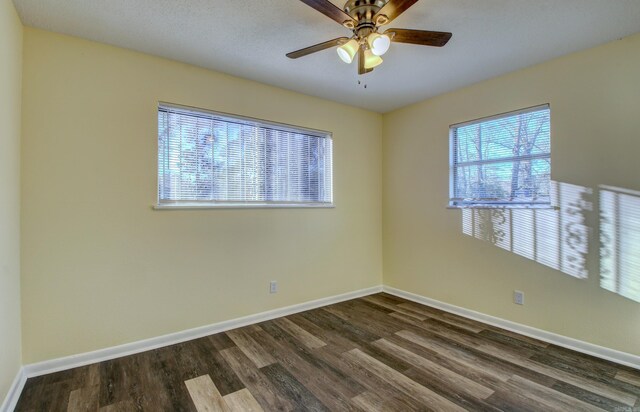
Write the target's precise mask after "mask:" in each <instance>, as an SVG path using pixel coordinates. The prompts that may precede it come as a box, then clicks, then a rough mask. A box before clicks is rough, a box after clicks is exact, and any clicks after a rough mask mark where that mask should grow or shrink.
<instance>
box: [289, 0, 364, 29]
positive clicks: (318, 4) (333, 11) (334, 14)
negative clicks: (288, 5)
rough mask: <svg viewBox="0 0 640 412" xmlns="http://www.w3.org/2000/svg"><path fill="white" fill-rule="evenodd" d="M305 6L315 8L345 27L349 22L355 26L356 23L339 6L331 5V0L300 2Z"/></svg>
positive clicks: (302, 0) (306, 0) (305, 0)
mask: <svg viewBox="0 0 640 412" xmlns="http://www.w3.org/2000/svg"><path fill="white" fill-rule="evenodd" d="M300 1H301V2H303V3H304V4H306V5H308V6H310V7H313V8H314V9H316V10H318V11H319V12H320V13H322V14H324V15H325V16H327V17H329V18H330V19H332V20H334V21H336V22H338V23H340V24H342V25H344V23H345V22H347V21H349V22H352V23H353V24H354V25H355V21H354V20H353V19H352V18H351V16H349V15H348V14H347V13H345V12H344V11H342V9H340V8H339V7H338V6H336V5H335V4H333V3H331V2H330V1H329V0H300Z"/></svg>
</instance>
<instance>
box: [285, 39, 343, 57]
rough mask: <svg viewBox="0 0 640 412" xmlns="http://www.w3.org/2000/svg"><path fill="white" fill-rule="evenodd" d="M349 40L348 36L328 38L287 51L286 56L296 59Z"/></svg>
mask: <svg viewBox="0 0 640 412" xmlns="http://www.w3.org/2000/svg"><path fill="white" fill-rule="evenodd" d="M348 41H349V38H348V37H338V38H337V39H333V40H329V41H326V42H324V43H318V44H314V45H313V46H309V47H305V48H304V49H300V50H296V51H294V52H291V53H287V57H288V58H290V59H297V58H298V57H303V56H306V55H309V54H311V53H315V52H319V51H321V50H324V49H328V48H330V47H334V46H341V45H343V44H345V43H346V42H348Z"/></svg>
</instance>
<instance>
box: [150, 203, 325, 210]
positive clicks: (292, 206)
mask: <svg viewBox="0 0 640 412" xmlns="http://www.w3.org/2000/svg"><path fill="white" fill-rule="evenodd" d="M333 208H335V205H334V204H333V203H205V204H199V203H179V204H156V205H153V206H152V209H153V210H196V209H333Z"/></svg>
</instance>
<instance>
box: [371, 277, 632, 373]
mask: <svg viewBox="0 0 640 412" xmlns="http://www.w3.org/2000/svg"><path fill="white" fill-rule="evenodd" d="M382 289H383V291H384V292H386V293H389V294H391V295H394V296H398V297H400V298H404V299H407V300H411V301H413V302H416V303H420V304H423V305H427V306H431V307H434V308H436V309H440V310H443V311H445V312H450V313H453V314H456V315H459V316H462V317H465V318H469V319H473V320H476V321H478V322H482V323H487V324H489V325H493V326H497V327H499V328H502V329H506V330H509V331H511V332H516V333H519V334H521V335H525V336H529V337H530V338H534V339H538V340H541V341H544V342H547V343H552V344H554V345H558V346H562V347H563V348H567V349H571V350H574V351H576V352H580V353H584V354H587V355H591V356H595V357H597V358H601V359H605V360H608V361H611V362H616V363H619V364H622V365H627V366H630V367H632V368H636V369H640V356H638V355H633V354H630V353H626V352H621V351H617V350H615V349H609V348H605V347H603V346H598V345H594V344H593V343H589V342H584V341H581V340H578V339H573V338H569V337H567V336H562V335H558V334H556V333H552V332H547V331H544V330H541V329H536V328H533V327H531V326H526V325H523V324H520V323H516V322H512V321H510V320H506V319H501V318H497V317H495V316H490V315H485V314H484V313H480V312H476V311H473V310H470V309H465V308H461V307H459V306H455V305H451V304H449V303H444V302H440V301H438V300H435V299H431V298H427V297H425V296H421V295H416V294H415V293H411V292H407V291H404V290H401V289H396V288H392V287H390V286H383V287H382Z"/></svg>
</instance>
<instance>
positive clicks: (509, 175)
mask: <svg viewBox="0 0 640 412" xmlns="http://www.w3.org/2000/svg"><path fill="white" fill-rule="evenodd" d="M550 140H551V133H550V114H549V107H548V106H543V107H538V108H535V109H529V110H525V111H519V112H514V113H509V114H506V115H503V116H498V117H492V118H488V119H481V120H478V121H474V122H468V123H465V124H462V125H460V126H452V127H451V150H452V160H453V163H452V165H451V168H452V171H451V172H452V182H451V195H450V204H451V205H452V206H473V205H491V204H495V205H501V206H504V205H505V204H507V205H508V204H518V205H526V204H531V205H540V204H543V205H544V204H547V205H548V204H549V203H550V196H549V182H550V178H551V152H550Z"/></svg>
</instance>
